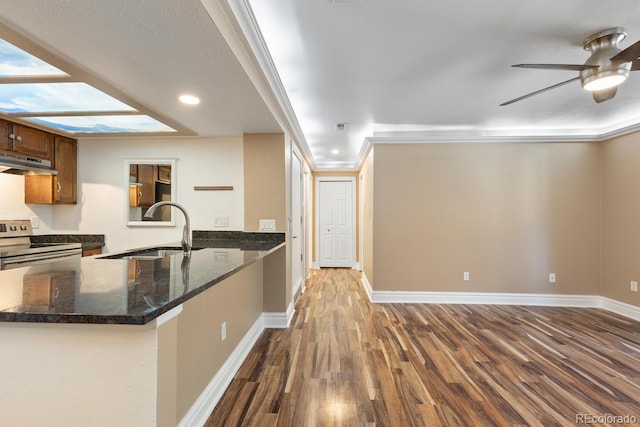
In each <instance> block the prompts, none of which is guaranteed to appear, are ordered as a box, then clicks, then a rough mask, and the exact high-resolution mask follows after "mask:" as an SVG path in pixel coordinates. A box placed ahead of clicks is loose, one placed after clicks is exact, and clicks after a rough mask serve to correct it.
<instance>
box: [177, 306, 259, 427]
mask: <svg viewBox="0 0 640 427" xmlns="http://www.w3.org/2000/svg"><path fill="white" fill-rule="evenodd" d="M263 330H264V317H263V316H260V317H258V320H256V321H255V323H254V324H253V326H251V328H250V329H249V331H248V332H247V333H246V334H245V336H244V337H243V338H242V340H241V341H240V343H238V345H237V346H236V348H235V349H234V350H233V352H232V353H231V355H230V356H229V358H228V359H227V360H226V362H224V364H223V365H222V367H221V368H220V369H219V370H218V373H217V374H216V375H215V376H214V377H213V379H212V380H211V382H209V384H208V385H207V387H206V388H205V389H204V391H203V392H202V394H201V395H200V397H198V399H197V400H196V401H195V402H194V404H193V405H192V406H191V408H190V409H189V412H187V414H186V415H185V416H184V418H182V420H181V421H180V424H178V425H179V426H180V427H192V426H193V427H196V426H197V427H200V426H203V425H204V424H205V423H206V422H207V419H208V418H209V416H210V415H211V412H213V409H214V408H215V407H216V405H217V404H218V401H219V400H220V399H221V398H222V395H223V394H224V392H225V391H226V390H227V387H229V384H231V381H232V380H233V376H234V375H235V374H236V372H238V369H240V366H242V363H243V362H244V360H245V359H246V358H247V355H248V354H249V352H250V351H251V349H252V348H253V345H254V344H255V343H256V341H258V338H260V335H261V334H262V331H263Z"/></svg>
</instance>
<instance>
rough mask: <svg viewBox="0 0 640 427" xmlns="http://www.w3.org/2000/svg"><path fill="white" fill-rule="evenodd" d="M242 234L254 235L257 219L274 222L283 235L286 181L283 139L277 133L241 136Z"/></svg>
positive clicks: (284, 228) (257, 223)
mask: <svg viewBox="0 0 640 427" xmlns="http://www.w3.org/2000/svg"><path fill="white" fill-rule="evenodd" d="M243 139H244V188H245V192H244V231H257V230H258V228H259V220H260V219H275V220H276V231H280V232H284V231H286V225H287V212H286V209H287V188H288V185H287V181H286V173H287V168H286V164H285V163H286V157H285V156H286V155H287V153H286V147H285V137H284V135H283V134H281V133H267V134H245V135H244V137H243Z"/></svg>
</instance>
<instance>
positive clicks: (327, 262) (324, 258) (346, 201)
mask: <svg viewBox="0 0 640 427" xmlns="http://www.w3.org/2000/svg"><path fill="white" fill-rule="evenodd" d="M355 187H356V186H355V178H354V177H319V178H317V179H316V206H317V209H316V218H317V221H316V237H317V238H316V242H317V246H316V254H317V258H318V266H319V267H320V268H322V267H349V268H352V267H353V266H354V263H355V222H356V221H355Z"/></svg>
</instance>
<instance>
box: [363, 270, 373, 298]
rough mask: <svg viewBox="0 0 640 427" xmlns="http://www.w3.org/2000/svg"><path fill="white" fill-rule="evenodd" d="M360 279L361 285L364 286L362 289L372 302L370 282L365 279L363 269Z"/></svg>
mask: <svg viewBox="0 0 640 427" xmlns="http://www.w3.org/2000/svg"><path fill="white" fill-rule="evenodd" d="M360 280H361V281H362V285H363V286H364V290H365V292H366V293H367V296H368V297H369V301H371V302H374V301H373V289H372V288H371V283H369V280H368V279H367V275H366V274H364V271H363V272H362V274H361V275H360Z"/></svg>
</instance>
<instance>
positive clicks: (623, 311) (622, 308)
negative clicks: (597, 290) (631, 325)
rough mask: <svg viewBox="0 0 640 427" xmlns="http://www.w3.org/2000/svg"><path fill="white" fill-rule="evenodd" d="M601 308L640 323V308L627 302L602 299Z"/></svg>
mask: <svg viewBox="0 0 640 427" xmlns="http://www.w3.org/2000/svg"><path fill="white" fill-rule="evenodd" d="M600 303H601V307H602V308H604V309H605V310H607V311H610V312H612V313H616V314H619V315H621V316H625V317H628V318H630V319H633V320H637V321H639V322H640V307H638V306H635V305H631V304H627V303H626V302H622V301H616V300H614V299H611V298H607V297H600Z"/></svg>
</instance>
